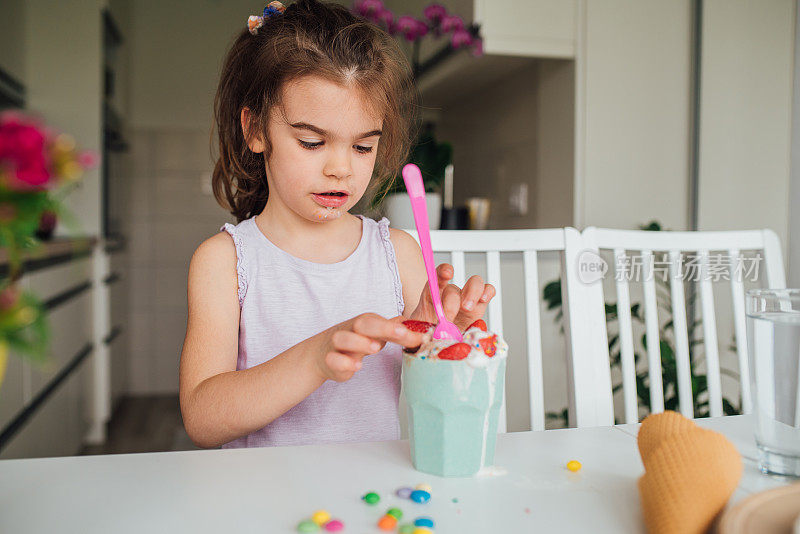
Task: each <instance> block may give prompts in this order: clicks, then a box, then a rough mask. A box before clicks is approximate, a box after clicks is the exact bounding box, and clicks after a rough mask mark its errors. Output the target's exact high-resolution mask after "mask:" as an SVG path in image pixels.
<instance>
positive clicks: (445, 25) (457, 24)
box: [441, 15, 464, 33]
mask: <svg viewBox="0 0 800 534" xmlns="http://www.w3.org/2000/svg"><path fill="white" fill-rule="evenodd" d="M441 28H442V31H443V32H445V33H447V32H450V31H455V30H463V29H464V20H463V19H462V18H461V17H459V16H458V15H446V16H445V17H444V18H442V24H441Z"/></svg>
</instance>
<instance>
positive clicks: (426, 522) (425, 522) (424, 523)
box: [414, 517, 433, 528]
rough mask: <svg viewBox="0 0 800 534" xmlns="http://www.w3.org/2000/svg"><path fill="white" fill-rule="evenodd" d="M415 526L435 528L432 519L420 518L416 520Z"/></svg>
mask: <svg viewBox="0 0 800 534" xmlns="http://www.w3.org/2000/svg"><path fill="white" fill-rule="evenodd" d="M414 526H415V527H427V528H433V519H431V518H430V517H418V518H416V519H415V520H414Z"/></svg>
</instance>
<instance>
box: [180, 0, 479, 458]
mask: <svg viewBox="0 0 800 534" xmlns="http://www.w3.org/2000/svg"><path fill="white" fill-rule="evenodd" d="M248 22H249V28H248V29H245V30H244V31H242V33H241V35H239V37H238V38H237V39H236V41H235V43H234V44H233V47H232V48H231V50H230V52H229V53H228V56H227V58H226V60H225V64H224V67H223V71H222V78H221V80H220V84H219V88H218V91H217V96H216V102H215V113H216V121H217V128H218V131H219V147H220V157H219V160H218V161H217V164H216V167H215V169H214V175H213V186H214V193H215V196H216V197H217V200H218V201H219V202H220V204H222V205H223V206H224V207H226V208H227V209H229V210H230V211H231V213H232V214H233V215H235V216H236V218H237V220H238V221H239V224H237V225H236V226H233V225H230V224H226V225H225V226H224V227H223V230H224V232H220V233H219V234H217V235H215V236H214V237H211V238H210V239H208V240H206V241H205V242H204V243H202V244H201V245H200V246H199V247H198V249H197V251H196V252H195V254H194V256H193V257H192V261H191V266H190V268H189V322H188V327H187V331H186V340H185V342H184V346H183V353H182V355H181V369H180V401H181V411H182V413H183V420H184V424H185V426H186V430H187V432H188V434H189V436H190V437H191V438H192V440H193V441H194V442H195V443H196V444H197V445H199V446H201V447H216V446H219V445H223V446H224V447H257V446H266V445H298V444H308V443H323V442H345V441H379V440H393V439H399V437H400V428H399V423H398V414H397V405H398V395H399V389H400V367H401V360H402V357H401V356H402V352H401V346H406V347H415V346H418V345H420V343H421V342H422V341H423V340H422V334H420V333H417V332H414V331H412V330H409V329H408V328H406V327H405V326H404V325H403V324H402V321H403V320H405V319H408V318H413V319H419V320H426V321H430V322H436V315H435V313H434V311H433V305H432V303H431V299H430V293H429V290H428V286H427V283H426V275H425V269H424V266H423V262H422V254H421V252H420V249H419V246H418V245H417V243H416V241H415V240H414V239H413V238H412V237H411V236H409V235H408V234H407V233H405V232H402V231H400V230H394V229H390V228H389V227H388V224H389V222H388V221H387V220H386V219H383V220H381V221H379V222H375V221H373V220H372V219H369V218H365V217H362V216H360V215H351V214H350V213H348V211H349V210H350V209H351V208H352V207H353V206H354V205H355V204H356V202H358V200H359V199H360V198H361V197H362V196H364V195H365V192H367V190H368V186H370V185H371V187H369V191H375V190H376V189H378V188H380V187H381V185H385V183H386V180H387V179H390V177H392V176H395V175H396V174H397V173H398V172H399V170H400V166H401V164H402V163H403V162H404V161H405V158H406V157H407V154H408V150H409V146H410V141H411V139H413V132H412V125H413V124H414V112H415V93H414V87H413V84H412V82H411V76H410V69H409V65H408V62H407V61H406V60H405V57H404V56H403V54H402V52H401V51H400V50H399V48H398V46H397V45H396V43H395V42H394V40H393V39H392V38H391V37H390V36H389V35H388V34H386V33H385V32H383V31H382V30H380V29H379V28H378V27H377V26H375V25H373V24H371V23H369V22H367V21H365V20H364V19H361V18H359V17H357V16H355V15H353V14H351V13H350V12H349V11H348V10H347V9H346V8H344V7H342V6H339V5H336V4H326V3H321V2H318V1H316V0H299V1H298V2H297V3H295V4H292V5H291V6H289V7H288V8H286V9H285V11H284V10H283V6H282V5H280V4H279V3H277V2H273V3H272V4H270V5H269V6H267V8H266V9H265V10H264V16H263V17H250V20H249V21H248ZM373 175H374V176H375V178H373ZM371 182H372V184H371ZM370 194H372V193H370ZM437 271H438V277H439V286H440V288H443V289H441V295H442V300H443V305H444V309H445V312H446V314H447V316H448V317H449V318H450V319H451V320H454V321H455V323H456V324H457V325H459V326H460V327H461V328H462V329H464V328H466V327H467V326H468V325H469V324H470V323H472V322H473V321H475V320H477V319H478V318H480V317H481V316H482V315H483V313H484V312H485V310H486V306H487V303H488V302H489V300H490V299H491V298H492V297H493V296H494V288H493V287H492V286H491V285H486V284H484V283H483V280H481V279H480V277H477V276H474V277H472V278H470V279H469V281H468V282H467V283H466V284H465V286H464V288H463V290H462V289H459V288H458V287H456V286H455V285H452V284H448V282H449V281H450V279H451V278H452V273H453V271H452V267H450V266H449V265H446V264H442V265H440V266H439V268H438V270H437Z"/></svg>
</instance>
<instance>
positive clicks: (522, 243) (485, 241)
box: [409, 228, 577, 432]
mask: <svg viewBox="0 0 800 534" xmlns="http://www.w3.org/2000/svg"><path fill="white" fill-rule="evenodd" d="M567 231H571V232H574V234H577V230H574V229H572V228H570V229H562V228H559V229H544V230H434V231H431V246H432V247H433V251H434V252H435V253H449V255H450V263H451V264H452V266H453V270H454V277H453V283H454V284H456V285H458V286H459V287H463V285H464V282H465V281H466V279H467V273H466V267H465V258H464V255H465V253H482V254H483V255H485V261H486V282H487V283H490V284H492V285H493V286H494V287H495V289H496V290H497V295H496V296H495V297H494V298H493V299H492V301H491V302H490V303H489V308H488V314H487V321H486V322H487V325H488V327H489V329H490V330H492V331H494V332H496V333H498V334H500V335H502V334H503V292H504V288H503V281H502V278H501V270H500V253H502V252H521V253H522V258H523V269H524V273H523V276H524V288H516V287H514V288H510V289H509V288H506V289H505V291H509V290H511V291H522V292H524V295H525V312H526V327H527V328H526V337H527V356H528V380H529V401H530V409H531V429H532V430H543V429H544V426H545V410H544V389H543V388H544V386H543V383H544V380H543V377H542V345H541V338H542V336H541V322H540V321H541V319H540V313H539V307H540V298H539V297H540V294H539V270H538V263H537V260H538V253H539V252H545V251H557V252H563V250H564V243H565V234H566V233H567ZM409 233H410V234H411V235H413V236H414V238H415V239H417V241H419V239H418V236H417V233H416V232H414V231H409ZM562 264H563V254H562ZM562 268H563V267H562ZM562 288H563V286H562ZM562 293H563V290H562ZM565 311H566V310H565ZM515 351H516V348H514V347H512V348H511V352H510V356H512V355H513V354H515ZM568 352H569V351H568ZM498 431H500V432H505V431H506V404H505V397H504V398H503V408H502V410H501V415H500V422H499V425H498Z"/></svg>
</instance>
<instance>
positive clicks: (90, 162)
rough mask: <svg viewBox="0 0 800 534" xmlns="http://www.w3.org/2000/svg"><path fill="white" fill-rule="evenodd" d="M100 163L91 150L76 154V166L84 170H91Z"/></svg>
mask: <svg viewBox="0 0 800 534" xmlns="http://www.w3.org/2000/svg"><path fill="white" fill-rule="evenodd" d="M98 163H100V157H99V156H98V155H97V154H96V153H95V152H93V151H91V150H84V151H83V152H81V153H80V154H78V164H79V165H80V166H81V167H83V168H84V169H93V168H94V167H97V164H98Z"/></svg>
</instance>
